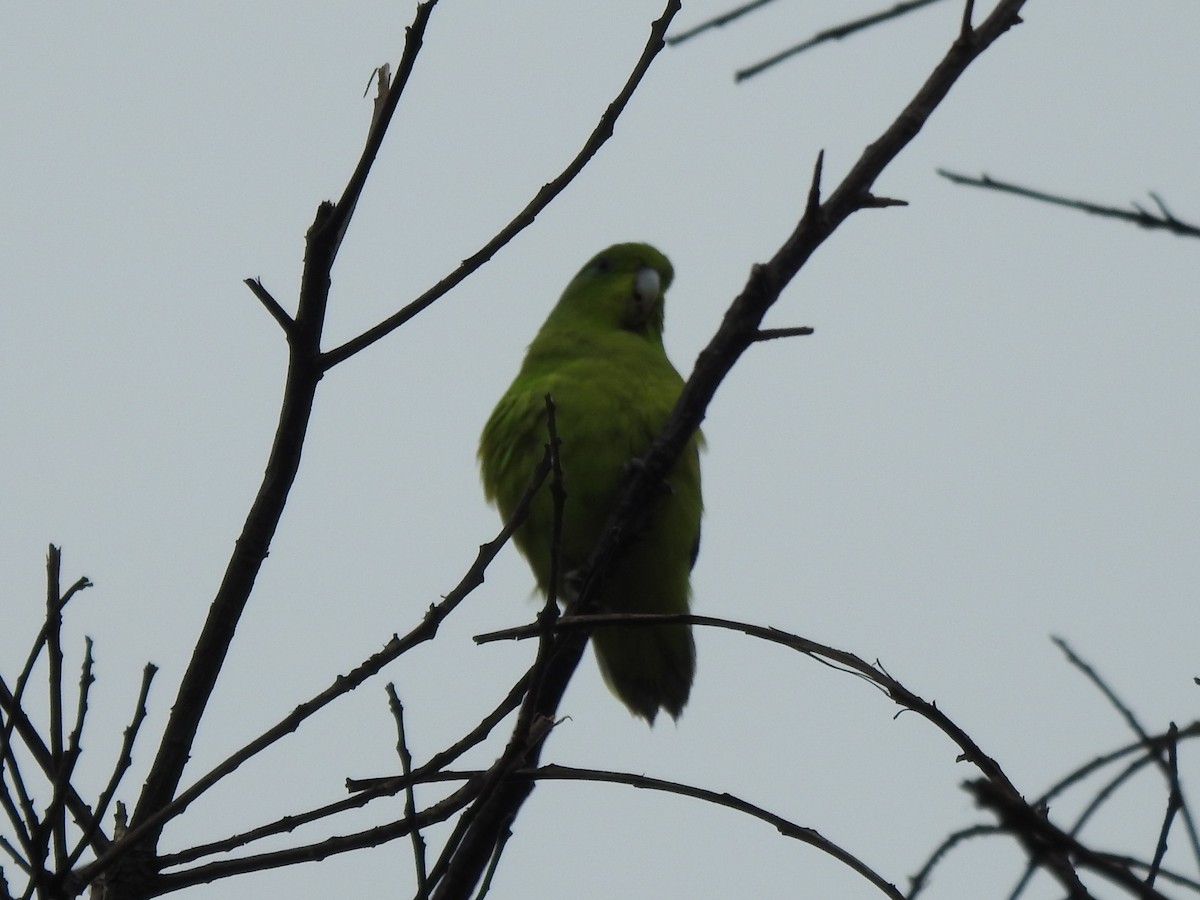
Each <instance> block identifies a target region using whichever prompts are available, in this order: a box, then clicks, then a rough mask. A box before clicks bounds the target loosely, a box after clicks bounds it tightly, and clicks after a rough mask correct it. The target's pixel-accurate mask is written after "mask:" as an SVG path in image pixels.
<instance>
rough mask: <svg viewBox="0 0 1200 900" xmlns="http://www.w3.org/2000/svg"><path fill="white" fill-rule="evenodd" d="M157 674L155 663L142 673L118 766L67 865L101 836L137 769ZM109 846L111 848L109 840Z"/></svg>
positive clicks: (116, 765) (72, 862) (77, 858)
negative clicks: (135, 756)
mask: <svg viewBox="0 0 1200 900" xmlns="http://www.w3.org/2000/svg"><path fill="white" fill-rule="evenodd" d="M157 672H158V666H156V665H154V664H153V663H146V665H145V667H144V668H143V669H142V685H141V688H139V690H138V698H137V704H136V705H135V707H134V710H133V719H132V721H130V723H129V725H128V727H126V729H125V733H124V736H123V738H122V740H121V750H120V752H119V753H118V754H117V762H116V764H115V765H114V766H113V772H112V775H110V776H109V779H108V784H106V785H105V786H104V790H103V791H101V793H100V799H99V800H97V801H96V811H95V813H93V815H92V821H91V822H90V823H88V825H87V826H86V827H84V828H83V835H82V836H81V837H80V839H79V841H78V842H77V843H76V846H75V849H74V850H73V851H71V858H70V859H69V860H68V861H67V864H68V865H69V866H74V865H75V864H76V863H77V862H78V861H79V859H80V857H82V856H83V851H84V850H85V849H87V847H88V846H89V845H90V844H91V843H92V838H93V836H94V835H95V834H96V833H97V832H99V830H100V826H101V823H102V822H103V821H104V816H105V815H107V813H108V805H109V804H110V803H111V802H112V799H113V797H114V796H116V793H117V788H118V787H119V786H120V784H121V779H122V778H123V777H124V776H125V773H126V772H127V771H129V767H130V766H132V765H133V745H134V742H135V741H136V740H137V734H138V731H139V730H141V727H142V722H144V721H145V720H146V715H147V713H148V710H147V709H146V700H147V698H148V697H149V696H150V684H151V682H153V681H154V676H155V674H157ZM105 843H106V844H107V839H106V842H105Z"/></svg>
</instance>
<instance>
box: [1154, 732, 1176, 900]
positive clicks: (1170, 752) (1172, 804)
mask: <svg viewBox="0 0 1200 900" xmlns="http://www.w3.org/2000/svg"><path fill="white" fill-rule="evenodd" d="M1169 733H1170V735H1171V742H1170V743H1169V744H1168V745H1167V768H1168V770H1169V772H1170V784H1171V789H1170V791H1169V792H1168V794H1167V811H1166V813H1165V814H1164V815H1163V823H1162V828H1161V829H1160V830H1159V833H1158V844H1157V845H1156V846H1155V848H1154V858H1153V859H1152V860H1151V861H1150V871H1149V872H1147V873H1146V887H1154V881H1155V879H1156V878H1157V877H1158V873H1159V870H1160V869H1161V868H1162V862H1163V858H1164V857H1165V856H1166V855H1167V837H1168V836H1169V835H1170V833H1171V823H1172V822H1173V821H1174V820H1175V814H1176V813H1177V812H1179V810H1180V808H1181V807H1182V806H1183V792H1182V790H1180V787H1179V757H1178V749H1179V744H1178V740H1177V737H1178V735H1177V733H1176V728H1175V723H1174V722H1172V723H1171V729H1170V732H1169Z"/></svg>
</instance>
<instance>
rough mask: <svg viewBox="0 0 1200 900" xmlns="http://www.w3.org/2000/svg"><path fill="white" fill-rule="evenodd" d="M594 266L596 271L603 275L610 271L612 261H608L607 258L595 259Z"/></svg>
mask: <svg viewBox="0 0 1200 900" xmlns="http://www.w3.org/2000/svg"><path fill="white" fill-rule="evenodd" d="M594 265H595V267H596V271H597V272H599V273H600V274H601V275H605V274H607V273H608V272H610V271H612V260H611V259H609V258H608V257H607V256H600V257H597V258H596V262H595V263H594Z"/></svg>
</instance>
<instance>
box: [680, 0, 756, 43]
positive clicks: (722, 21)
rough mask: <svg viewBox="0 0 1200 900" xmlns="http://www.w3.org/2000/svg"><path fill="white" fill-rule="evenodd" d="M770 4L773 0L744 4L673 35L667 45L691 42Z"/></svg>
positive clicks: (753, 0) (754, 0) (751, 1)
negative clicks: (705, 33) (707, 32)
mask: <svg viewBox="0 0 1200 900" xmlns="http://www.w3.org/2000/svg"><path fill="white" fill-rule="evenodd" d="M770 2H771V0H750V2H749V3H743V4H742V5H741V6H735V7H734V8H733V9H731V10H729V12H724V13H721V14H720V15H719V16H713V17H712V18H711V19H707V20H705V21H703V22H701V23H700V24H699V25H695V26H693V27H692V28H688V29H686V30H684V31H681V32H679V34H675V35H671V37H669V38H667V44H669V45H671V46H674V45H675V44H682V43H683V42H684V41H686V40H690V39H691V38H694V37H695V36H696V35H698V34H703V33H704V32H706V31H709V30H711V29H713V28H722V27H724V26H725V25H728V24H729V23H730V22H732V21H734V20H735V19H740V18H741V17H742V16H744V15H746V14H747V13H751V12H754V10H756V9H759V8H760V7H763V6H766V5H767V4H768V3H770Z"/></svg>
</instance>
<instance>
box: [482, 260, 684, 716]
mask: <svg viewBox="0 0 1200 900" xmlns="http://www.w3.org/2000/svg"><path fill="white" fill-rule="evenodd" d="M673 276H674V271H673V269H672V268H671V263H670V262H669V261H668V260H667V258H666V257H665V256H663V254H662V253H660V252H659V251H658V250H656V249H654V248H653V247H651V246H649V245H647V244H616V245H615V246H612V247H609V248H608V249H607V250H604V251H603V252H601V253H599V254H597V255H596V256H595V257H594V258H593V259H592V260H591V261H590V262H589V263H588V264H587V265H586V266H584V267H583V269H582V270H580V272H579V274H578V275H576V276H575V277H574V278H573V279H572V280H571V283H570V284H568V285H567V288H566V290H565V291H563V294H562V297H561V298H560V299H559V301H558V304H557V305H556V306H555V307H554V309H553V310H552V311H551V312H550V316H549V318H547V319H546V322H545V324H544V325H542V327H541V330H539V331H538V333H537V336H536V337H535V338H534V339H533V343H532V344H530V345H529V349H528V351H527V352H526V354H525V360H524V362H523V363H522V365H521V370H520V372H518V374H517V377H516V379H515V380H514V381H513V383H512V385H511V386H510V387H509V389H508V391H507V392H506V393H505V394H504V396H503V397H502V398H501V399H500V402H499V403H498V404H497V405H496V409H495V411H494V412H493V413H492V416H491V418H490V419H489V420H488V423H487V425H486V426H485V427H484V429H483V435H482V437H481V439H480V444H479V460H480V465H481V468H482V474H483V486H484V491H485V493H486V495H487V498H488V499H489V500H490V501H492V502H493V503H494V504H495V505H496V506H497V507H498V508H499V510H500V513H501V515H503V516H504V517H505V518H508V517H509V516H510V515H512V513H513V511H514V509H515V508H516V506H517V502H518V500H519V499H520V497H521V495H522V493H523V492H524V490H525V488H526V486H527V485H528V483H529V479H530V475H531V474H532V472H533V470H534V468H535V467H536V466H537V463H538V462H539V460H540V459H541V458H542V454H543V448H544V447H545V444H546V442H547V440H548V435H547V430H546V404H545V395H546V394H549V395H550V396H551V397H552V398H553V400H554V404H555V420H556V423H557V431H558V435H559V438H560V440H561V445H560V447H561V449H560V457H561V462H562V469H563V486H564V488H565V490H566V502H565V506H564V509H563V522H562V548H561V561H560V566H559V572H560V573H561V574H560V584H559V585H558V590H557V594H556V596H557V597H559V598H561V599H563V600H564V601H566V600H569V599H570V598H571V597H572V596H573V590H575V589H577V587H578V584H579V580H580V577H581V576H582V575H583V574H584V568H585V566H586V565H587V561H588V558H589V556H590V555H591V553H592V551H593V550H594V549H595V547H596V544H597V543H598V542H599V540H600V536H601V532H602V531H603V529H604V525H605V523H606V522H607V521H608V517H609V515H610V514H611V513H612V511H613V508H614V506H615V505H616V501H617V493H618V491H619V489H620V487H621V485H622V483H623V482H624V480H625V476H626V473H627V470H628V467H629V465H630V464H631V461H633V460H635V459H638V458H640V457H643V456H644V455H645V454H646V452H647V450H649V448H650V444H651V441H652V440H653V439H654V437H655V435H656V434H657V433H658V431H659V430H660V429H661V428H662V426H663V423H664V422H665V421H666V419H667V415H668V414H669V413H670V411H671V408H672V407H673V406H674V404H675V401H676V400H677V399H678V397H679V394H680V391H681V390H682V388H683V379H682V378H681V377H680V376H679V373H678V372H677V371H676V370H675V367H674V366H672V365H671V361H670V360H669V359H667V354H666V351H665V350H664V349H663V342H662V334H663V294H664V292H665V291H666V289H667V287H668V286H669V285H670V284H671V279H672V278H673ZM702 442H703V438H702V437H701V436H700V435H699V434H698V433H697V434H696V435H695V436H694V437H693V438H692V440H691V441H690V443H689V444H688V446H687V447H686V448H685V449H684V451H683V453H682V455H681V456H680V458H679V460H678V461H677V462H676V463H675V465H674V468H673V469H672V471H671V472H670V474H669V475H668V477H667V479H666V480H667V483H666V484H665V485H663V486H662V489H661V491H659V492H658V494H657V496H656V497H655V498H654V500H653V501H652V508H651V510H650V512H649V519H648V521H647V524H646V525H645V527H644V528H643V529H641V530H640V531H639V532H638V534H636V535H635V536H634V539H633V542H632V544H631V545H630V546H628V547H627V548H626V549H625V551H624V552H623V553H622V554H621V555H620V557H619V558H618V559H617V561H616V564H615V566H614V567H613V569H612V571H611V572H609V574H608V577H607V578H606V579H605V580H604V581H603V584H602V589H601V595H600V598H599V600H600V604H599V611H601V612H613V613H685V612H687V611H688V607H689V601H690V596H691V589H690V587H689V584H688V579H689V576H690V574H691V569H692V565H693V563H694V562H695V560H696V554H697V552H698V550H699V546H700V515H701V509H702V503H701V497H700V458H699V457H700V454H699V451H700V446H701V444H702ZM553 525H554V501H553V499H552V497H551V493H550V491H549V490H546V489H543V490H541V491H539V492H538V494H537V496H536V497H535V499H534V501H533V505H532V508H531V509H530V511H529V517H528V518H527V519H526V520H525V522H524V524H523V525H521V527H520V528H519V529H518V530H517V532H516V534H515V535H514V539H515V541H516V544H517V547H518V548H519V549H520V550H521V552H522V553H523V554H524V555H525V557H526V559H528V561H529V565H530V567H531V568H532V569H533V574H534V576H535V577H536V579H537V583H538V587H539V588H540V589H541V590H542V591H543V592H546V591H548V589H549V587H550V570H551V535H552V531H553ZM592 645H593V647H594V648H595V651H596V659H597V661H598V662H599V664H600V671H601V673H602V674H603V675H604V679H605V681H606V682H607V683H608V685H609V687H610V688H612V691H613V693H615V694H616V695H617V697H619V698H620V699H621V701H622V702H623V703H624V704H625V705H626V706H628V707H629V709H630V710H631V711H632V712H633V713H635V714H636V715H639V716H641V717H642V718H644V719H646V721H647V722H649V723H650V724H653V723H654V718H655V716H656V715H657V713H658V711H659V710H660V709H665V710H666V711H667V712H668V713H669V714H670V715H671V716H672V717H673V718H676V719H677V718H678V717H679V714H680V712H682V710H683V707H684V705H685V704H686V703H687V700H688V694H689V692H690V691H691V687H692V676H693V674H694V672H695V668H696V649H695V644H694V642H693V641H692V633H691V628H690V626H687V625H657V626H642V627H601V628H597V629H596V630H595V631H593V633H592Z"/></svg>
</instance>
